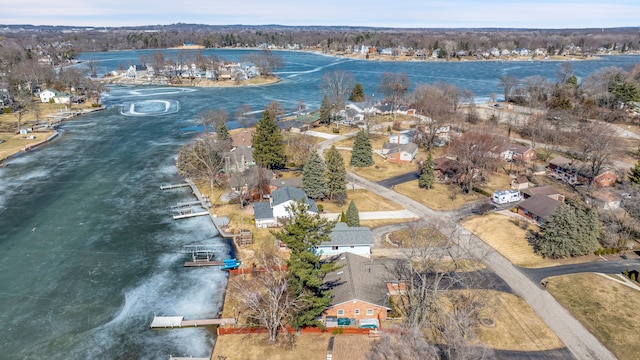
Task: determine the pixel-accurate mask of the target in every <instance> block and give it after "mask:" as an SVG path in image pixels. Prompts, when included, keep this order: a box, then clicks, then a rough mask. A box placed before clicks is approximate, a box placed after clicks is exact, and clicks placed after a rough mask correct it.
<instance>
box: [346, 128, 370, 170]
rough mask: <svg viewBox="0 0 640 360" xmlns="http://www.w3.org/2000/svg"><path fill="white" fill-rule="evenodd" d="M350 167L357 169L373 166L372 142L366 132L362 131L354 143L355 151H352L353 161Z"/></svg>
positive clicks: (350, 162)
mask: <svg viewBox="0 0 640 360" xmlns="http://www.w3.org/2000/svg"><path fill="white" fill-rule="evenodd" d="M349 165H351V166H356V167H367V166H371V165H373V151H372V150H371V142H370V141H369V135H368V134H367V132H366V131H364V130H360V131H359V132H358V135H356V139H355V141H354V142H353V150H352V151H351V161H349Z"/></svg>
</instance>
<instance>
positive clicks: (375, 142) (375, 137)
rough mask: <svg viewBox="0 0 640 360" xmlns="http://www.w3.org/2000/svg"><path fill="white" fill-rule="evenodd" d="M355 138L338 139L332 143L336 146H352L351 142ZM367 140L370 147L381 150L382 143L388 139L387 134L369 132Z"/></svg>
mask: <svg viewBox="0 0 640 360" xmlns="http://www.w3.org/2000/svg"><path fill="white" fill-rule="evenodd" d="M355 140H356V138H355V137H352V138H349V139H344V140H340V141H337V142H335V143H334V145H335V146H336V147H349V148H352V147H353V142H354V141H355ZM369 141H370V142H371V148H372V149H373V150H381V149H382V145H384V143H386V142H387V141H389V136H387V135H383V134H371V135H369Z"/></svg>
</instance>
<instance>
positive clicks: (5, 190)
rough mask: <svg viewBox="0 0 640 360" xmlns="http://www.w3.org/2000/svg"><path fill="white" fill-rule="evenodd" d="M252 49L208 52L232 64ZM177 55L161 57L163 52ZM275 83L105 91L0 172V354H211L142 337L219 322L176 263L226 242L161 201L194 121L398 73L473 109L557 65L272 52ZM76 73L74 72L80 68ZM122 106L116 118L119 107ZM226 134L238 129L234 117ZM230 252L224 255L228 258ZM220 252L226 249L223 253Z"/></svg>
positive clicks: (313, 100) (184, 194)
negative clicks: (347, 76)
mask: <svg viewBox="0 0 640 360" xmlns="http://www.w3.org/2000/svg"><path fill="white" fill-rule="evenodd" d="M247 51H249V50H207V51H205V54H206V52H215V53H216V54H218V55H219V56H220V57H222V58H224V59H227V60H237V59H239V58H240V57H241V56H242V55H244V54H247ZM173 52H175V50H167V53H173ZM151 53H152V52H151V51H122V52H110V53H87V54H82V55H81V57H80V59H82V60H96V61H98V63H99V66H100V72H101V73H106V72H108V71H111V70H114V69H119V68H127V67H128V66H129V65H132V64H136V63H139V61H138V57H139V55H140V54H147V55H148V54H151ZM277 53H278V54H279V55H281V56H282V57H283V59H284V61H285V64H284V66H283V67H282V68H281V69H278V71H277V75H278V76H279V77H280V78H281V79H282V81H281V82H279V83H277V84H272V85H267V86H253V87H238V88H186V87H185V88H179V87H175V88H174V87H171V88H162V87H154V86H149V87H145V86H114V87H112V88H111V89H110V91H109V92H108V93H106V94H105V95H104V101H105V103H106V104H108V105H109V108H108V109H107V110H105V111H101V112H97V113H93V114H90V115H86V116H82V117H79V118H77V119H74V120H72V121H69V122H67V123H65V124H63V125H62V126H61V127H60V130H61V132H62V135H61V136H60V137H59V138H57V139H56V140H54V141H53V142H51V143H50V144H48V145H46V146H43V147H41V148H39V149H38V150H37V151H32V152H29V153H27V154H23V155H20V156H17V157H14V158H12V159H10V160H8V161H7V163H8V164H9V166H8V167H6V168H0V349H2V355H1V357H3V358H17V359H40V358H44V357H46V358H49V359H160V358H162V359H166V358H168V357H169V355H174V356H209V354H210V350H211V347H212V346H213V343H214V341H215V339H214V337H213V336H212V334H210V333H209V332H208V331H207V330H206V329H174V330H162V331H157V330H154V331H152V330H150V329H149V324H150V323H151V320H152V319H153V316H154V314H157V315H184V316H185V317H187V318H191V319H197V318H207V317H215V316H217V315H218V312H219V311H220V307H221V304H222V299H223V294H222V292H223V290H224V286H225V284H226V280H227V274H226V273H225V272H223V271H222V270H219V269H215V268H184V267H183V264H184V261H185V260H186V258H185V255H184V254H180V253H179V251H180V249H181V248H182V246H184V245H188V244H203V243H206V244H216V245H225V244H226V243H225V242H224V241H222V240H221V239H220V238H219V237H217V233H216V232H215V230H214V229H213V227H212V226H211V224H210V222H209V220H208V219H207V218H194V219H188V220H179V221H174V220H172V218H171V209H170V207H171V205H174V204H175V203H177V202H179V201H185V200H191V195H190V193H189V191H187V190H184V189H175V190H165V191H161V190H160V189H159V186H160V185H161V184H166V183H175V182H178V181H180V179H179V177H178V175H177V172H176V169H175V166H174V162H175V156H176V154H177V152H178V150H179V148H180V146H181V145H182V144H184V143H186V142H188V141H189V140H190V139H192V138H193V137H194V136H195V135H196V132H195V131H196V130H193V129H196V128H197V126H198V125H199V123H198V120H197V115H198V113H200V112H202V111H205V110H209V109H216V108H222V109H226V110H228V111H229V112H230V113H231V114H233V113H234V112H235V109H237V108H238V107H239V106H240V105H242V104H245V103H246V104H249V105H250V106H251V107H252V108H253V109H254V110H256V111H260V110H262V109H263V108H264V107H265V106H266V105H267V104H268V103H269V102H271V101H272V100H277V101H280V102H281V103H282V104H283V106H284V108H285V109H286V110H287V111H288V112H293V111H294V110H295V108H296V107H297V104H298V102H299V101H303V102H304V103H305V104H307V106H308V107H309V108H312V109H313V108H317V107H319V104H320V101H321V99H322V95H321V91H320V83H321V80H322V76H323V74H324V73H325V72H327V71H331V70H345V71H349V72H351V73H353V74H354V76H355V78H356V81H358V82H360V83H361V84H362V85H363V87H364V90H365V92H366V93H367V94H369V95H373V97H374V98H379V97H380V95H379V94H375V89H376V87H377V86H378V85H379V82H380V77H381V75H382V73H384V72H406V73H407V74H408V75H409V77H410V78H411V80H412V83H413V84H414V85H415V84H417V83H421V82H426V83H431V82H435V81H439V80H442V81H448V82H452V83H455V84H456V85H459V86H461V87H467V88H469V89H471V90H472V91H473V92H474V94H475V95H476V99H477V100H478V101H486V99H488V98H489V97H490V96H491V94H492V93H496V94H498V96H499V95H500V94H501V93H502V88H501V87H500V85H499V80H498V78H499V77H500V76H502V75H506V74H511V75H514V76H516V77H519V78H522V77H526V76H531V75H541V76H545V77H548V78H550V79H553V78H554V77H555V74H556V72H557V70H558V68H559V64H560V63H559V62H526V61H523V62H499V61H486V62H449V63H446V62H437V63H434V62H368V61H359V60H350V59H345V58H335V57H329V56H323V55H318V54H313V53H302V52H277ZM637 61H640V57H633V56H615V57H604V58H602V59H600V60H592V61H582V62H573V63H572V64H573V69H574V72H575V74H576V75H577V76H578V77H580V78H581V77H584V76H586V75H587V74H589V73H590V72H592V71H594V70H596V69H598V68H601V67H606V66H620V67H622V68H625V69H629V68H630V67H631V66H632V65H633V64H634V63H635V62H637ZM79 66H82V65H79ZM123 109H124V110H123ZM230 127H237V124H235V123H234V122H232V123H231V124H230ZM230 252H231V249H229V253H230ZM221 256H222V257H225V256H228V254H221Z"/></svg>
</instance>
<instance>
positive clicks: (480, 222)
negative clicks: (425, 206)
mask: <svg viewBox="0 0 640 360" xmlns="http://www.w3.org/2000/svg"><path fill="white" fill-rule="evenodd" d="M521 224H526V223H525V222H524V220H520V219H517V218H512V217H509V216H506V215H501V214H496V213H491V214H487V215H484V216H473V217H470V218H467V219H465V220H464V221H463V222H462V226H464V227H465V228H466V229H467V230H469V231H471V232H472V233H474V234H475V235H476V236H478V237H479V238H480V239H482V241H484V242H486V243H487V244H489V245H490V246H491V247H492V248H494V249H496V250H497V251H498V252H499V253H500V254H502V256H504V257H506V258H507V259H509V261H511V262H512V263H513V264H514V265H517V266H524V267H533V268H535V267H544V266H553V265H558V262H556V261H554V260H549V259H545V258H543V257H542V256H538V255H536V254H534V253H533V250H532V248H531V246H530V245H529V243H528V242H527V240H526V238H525V235H526V232H527V230H528V229H537V227H536V226H534V225H531V224H528V225H527V228H526V229H523V228H522V227H521V226H520V225H521Z"/></svg>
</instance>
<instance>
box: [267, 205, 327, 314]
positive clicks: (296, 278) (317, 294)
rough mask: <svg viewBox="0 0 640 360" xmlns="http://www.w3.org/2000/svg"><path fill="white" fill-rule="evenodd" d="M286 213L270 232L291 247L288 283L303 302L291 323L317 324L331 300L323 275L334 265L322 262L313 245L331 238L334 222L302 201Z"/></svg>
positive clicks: (288, 262)
mask: <svg viewBox="0 0 640 360" xmlns="http://www.w3.org/2000/svg"><path fill="white" fill-rule="evenodd" d="M289 213H290V218H291V221H289V222H287V223H286V224H285V225H284V227H283V228H282V230H281V231H279V232H274V233H273V235H274V236H275V237H276V239H278V240H280V241H282V242H283V243H284V244H285V245H286V246H287V248H289V250H290V251H291V255H290V257H289V260H288V261H287V269H288V271H289V278H290V287H291V289H292V290H293V292H294V293H295V294H296V295H298V296H301V298H302V302H301V303H302V304H304V305H302V306H301V307H300V308H299V309H298V311H297V312H296V313H295V315H294V319H293V325H294V326H304V325H317V320H316V319H317V318H318V317H319V316H321V315H322V312H323V311H324V310H325V309H326V308H327V306H328V305H329V304H330V303H331V297H330V295H331V293H330V292H329V291H323V286H322V277H323V275H325V274H327V273H328V272H330V271H333V266H332V265H331V264H327V263H323V262H321V261H320V254H317V253H316V252H315V251H314V248H315V247H316V246H318V245H319V244H321V243H323V242H325V241H329V240H330V234H331V231H332V230H333V227H334V225H335V223H334V222H330V221H328V220H327V219H323V218H321V217H320V215H318V214H310V213H308V212H307V205H306V204H305V203H303V202H296V203H293V204H292V206H291V208H290V209H289ZM305 305H306V306H305Z"/></svg>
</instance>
